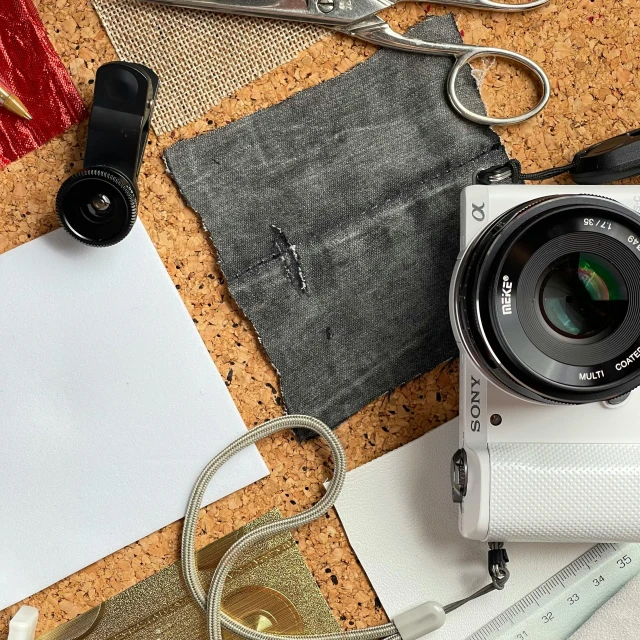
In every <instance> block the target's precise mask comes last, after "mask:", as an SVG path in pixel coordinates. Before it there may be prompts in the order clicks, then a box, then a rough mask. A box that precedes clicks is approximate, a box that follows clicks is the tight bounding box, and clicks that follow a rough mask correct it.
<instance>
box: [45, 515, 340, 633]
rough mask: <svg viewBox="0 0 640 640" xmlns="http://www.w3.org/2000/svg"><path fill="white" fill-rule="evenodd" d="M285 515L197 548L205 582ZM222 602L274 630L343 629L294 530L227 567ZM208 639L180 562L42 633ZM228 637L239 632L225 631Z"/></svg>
mask: <svg viewBox="0 0 640 640" xmlns="http://www.w3.org/2000/svg"><path fill="white" fill-rule="evenodd" d="M280 519H282V516H281V515H280V513H279V512H278V511H277V510H273V511H270V512H269V513H266V514H265V515H263V516H261V517H260V518H258V519H257V520H254V521H253V522H250V523H249V524H248V525H246V526H244V527H242V528H241V529H238V531H234V532H233V533H231V534H229V535H228V536H225V537H224V538H221V539H220V540H217V541H216V542H214V543H212V544H210V545H208V546H206V547H204V548H203V549H201V550H200V551H198V554H197V559H198V568H199V570H200V577H201V579H202V583H203V585H207V584H208V583H209V582H210V580H211V576H212V574H213V571H214V569H215V567H216V566H217V564H218V563H219V561H220V559H221V558H222V556H223V555H224V554H225V553H226V551H227V549H229V547H230V546H231V545H232V544H233V543H234V542H235V541H236V540H237V539H238V538H239V537H241V536H242V535H244V534H245V533H247V532H248V531H251V530H252V529H253V528H255V527H256V526H258V525H261V524H265V523H268V522H276V521H277V520H280ZM222 608H223V610H224V611H225V612H226V613H228V614H229V615H230V616H231V617H233V618H235V619H236V620H238V621H240V622H242V623H243V624H245V625H247V626H249V627H251V628H253V629H260V630H262V631H268V632H269V633H276V634H284V635H292V634H305V633H307V634H319V633H332V632H337V631H340V625H339V624H338V622H337V621H336V619H335V618H334V617H333V614H332V613H331V609H330V608H329V605H328V604H327V602H326V601H325V599H324V597H323V596H322V594H321V593H320V590H319V589H318V586H317V585H316V583H315V580H314V578H313V575H312V574H311V572H310V571H309V569H308V567H307V565H306V563H305V561H304V558H303V557H302V554H301V553H300V551H299V550H298V547H297V545H296V544H295V541H294V540H293V538H292V536H291V534H289V533H285V534H282V535H280V536H276V537H275V538H273V539H270V540H266V541H264V542H261V543H259V544H257V545H256V546H255V547H253V548H252V549H251V550H250V551H249V552H247V554H245V556H244V557H243V558H242V560H241V561H240V562H239V563H238V564H237V565H236V567H235V568H234V569H233V571H232V572H231V573H230V574H229V577H228V578H227V582H226V584H225V590H224V594H223V598H222ZM158 638H162V639H163V640H164V639H166V640H206V638H207V629H206V620H205V617H204V616H203V615H202V611H201V610H200V609H199V607H198V606H197V605H196V603H195V602H194V601H193V599H192V598H191V596H190V595H189V593H188V591H187V588H186V586H185V584H184V581H183V578H182V567H181V566H180V563H179V562H177V563H175V564H173V565H171V566H170V567H167V568H166V569H163V570H162V571H160V572H159V573H157V574H155V575H153V576H151V577H150V578H147V579H146V580H143V581H142V582H140V583H138V584H136V585H134V586H133V587H130V588H129V589H127V590H126V591H123V592H122V593H120V594H118V595H117V596H115V597H113V598H111V599H110V600H107V601H106V602H103V603H102V604H101V605H99V606H98V607H95V608H94V609H91V610H90V611H87V612H86V613H83V614H81V615H80V616H78V617H77V618H75V619H74V620H71V621H70V622H67V623H65V624H63V625H61V626H59V627H57V628H55V629H53V630H52V631H49V632H47V633H45V634H44V635H42V636H40V637H39V639H38V640H158ZM224 638H225V640H237V636H235V635H234V634H232V633H230V632H227V631H224Z"/></svg>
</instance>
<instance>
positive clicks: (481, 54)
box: [447, 47, 551, 126]
mask: <svg viewBox="0 0 640 640" xmlns="http://www.w3.org/2000/svg"><path fill="white" fill-rule="evenodd" d="M485 57H495V58H504V59H507V60H512V61H514V62H518V63H520V64H521V65H522V66H524V67H526V68H527V69H529V70H530V71H532V72H533V74H534V75H535V76H536V78H537V79H538V81H539V82H540V85H541V88H542V95H541V97H540V102H538V104H537V105H536V106H535V107H533V109H531V110H530V111H527V112H526V113H523V114H521V115H518V116H512V117H509V118H493V117H491V116H487V115H484V114H480V113H475V112H474V111H471V110H470V109H468V108H467V107H465V106H464V104H463V103H462V101H461V100H460V97H459V96H458V93H457V90H456V84H457V80H458V75H459V74H460V72H461V71H462V70H463V69H464V68H465V66H466V65H467V63H469V62H471V61H472V60H475V59H477V58H485ZM447 92H448V94H449V100H451V104H452V105H453V107H454V109H455V110H456V111H457V112H458V113H459V114H460V115H461V116H464V117H465V118H467V119H469V120H471V121H472V122H477V123H479V124H488V125H491V126H507V125H512V124H519V123H521V122H524V121H525V120H529V118H533V116H535V115H536V114H538V113H540V111H542V109H544V107H545V106H546V104H547V102H549V98H550V97H551V85H550V84H549V78H547V74H546V73H545V72H544V71H543V70H542V67H540V66H539V65H537V64H536V63H535V62H534V61H533V60H531V59H530V58H527V57H526V56H523V55H522V54H520V53H516V52H515V51H507V50H506V49H497V48H494V47H469V50H468V51H467V52H466V53H463V54H461V55H459V56H457V60H456V63H455V64H454V65H453V68H452V69H451V73H450V74H449V80H448V83H447Z"/></svg>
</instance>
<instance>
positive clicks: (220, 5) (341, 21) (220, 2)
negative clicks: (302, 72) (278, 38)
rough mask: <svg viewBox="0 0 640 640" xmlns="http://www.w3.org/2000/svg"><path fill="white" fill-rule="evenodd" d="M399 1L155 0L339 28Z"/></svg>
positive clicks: (160, 2) (152, 0) (179, 5)
mask: <svg viewBox="0 0 640 640" xmlns="http://www.w3.org/2000/svg"><path fill="white" fill-rule="evenodd" d="M396 1H397V0H151V2H155V3H156V4H165V5H170V6H173V7H185V8H187V9H205V10H207V11H217V12H219V13H232V14H234V15H243V16H255V17H258V18H276V19H279V20H297V21H303V22H314V23H317V24H322V25H325V26H329V27H336V28H339V27H340V26H344V25H348V24H350V23H352V22H356V21H358V20H362V19H363V18H366V17H367V16H370V15H374V14H375V13H377V12H378V11H382V10H383V9H385V8H387V7H389V6H391V5H392V4H394V3H395V2H396Z"/></svg>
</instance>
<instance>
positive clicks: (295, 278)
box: [271, 224, 309, 293]
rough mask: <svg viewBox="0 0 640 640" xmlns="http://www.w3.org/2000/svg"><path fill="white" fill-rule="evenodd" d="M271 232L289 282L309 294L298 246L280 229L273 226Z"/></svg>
mask: <svg viewBox="0 0 640 640" xmlns="http://www.w3.org/2000/svg"><path fill="white" fill-rule="evenodd" d="M271 230H272V231H273V240H274V243H275V245H276V249H277V250H278V255H279V257H280V260H281V261H282V264H283V265H284V270H285V271H286V273H287V275H288V276H289V280H291V282H292V283H293V284H294V285H296V286H297V287H298V288H299V289H300V291H303V292H304V293H309V288H308V286H307V281H306V279H305V276H304V272H303V270H302V263H301V262H300V255H299V254H298V250H297V248H296V245H295V244H291V243H290V242H289V240H288V239H287V236H286V235H285V233H284V231H283V230H282V229H281V228H280V227H277V226H276V225H275V224H272V225H271Z"/></svg>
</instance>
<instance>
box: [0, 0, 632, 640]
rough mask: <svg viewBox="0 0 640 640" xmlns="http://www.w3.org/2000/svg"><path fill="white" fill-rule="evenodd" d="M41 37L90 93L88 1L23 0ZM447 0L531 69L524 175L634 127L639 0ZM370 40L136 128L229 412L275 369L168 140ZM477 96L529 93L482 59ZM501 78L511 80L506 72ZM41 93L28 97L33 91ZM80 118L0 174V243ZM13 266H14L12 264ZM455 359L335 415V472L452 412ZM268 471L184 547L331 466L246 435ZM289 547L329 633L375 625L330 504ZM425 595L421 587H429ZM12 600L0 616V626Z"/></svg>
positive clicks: (291, 503) (51, 623)
mask: <svg viewBox="0 0 640 640" xmlns="http://www.w3.org/2000/svg"><path fill="white" fill-rule="evenodd" d="M36 5H37V6H38V9H39V11H40V14H41V16H42V18H43V20H44V22H45V23H46V25H47V29H48V32H49V34H50V37H51V39H52V41H53V43H54V45H55V47H56V49H57V51H58V52H59V54H60V55H61V57H62V59H63V61H64V63H65V64H66V66H67V67H68V69H69V71H70V72H71V75H72V77H73V79H74V81H75V82H76V84H77V86H78V88H79V89H80V92H81V93H82V96H83V98H84V100H85V102H86V103H87V105H89V104H90V101H91V94H92V84H93V79H94V77H95V72H96V70H97V68H98V66H99V65H100V64H102V63H104V62H107V61H110V60H113V59H115V53H114V51H113V48H112V47H111V45H110V43H109V41H108V39H107V37H106V35H105V33H104V31H103V29H102V28H101V26H100V23H99V20H98V17H97V15H96V14H95V12H94V10H93V9H92V7H91V5H90V0H36ZM453 9H454V13H455V15H456V18H457V19H458V24H459V27H460V29H461V32H462V34H463V37H464V40H465V41H466V42H469V43H476V44H486V45H492V46H501V47H506V48H510V49H513V50H515V51H519V52H521V53H524V54H526V55H528V56H530V57H532V58H533V59H535V60H536V61H538V62H539V63H540V64H542V65H543V66H544V68H545V70H546V71H547V73H548V74H549V76H550V79H551V84H552V89H553V96H552V99H551V102H550V103H549V106H548V107H547V108H546V110H545V111H544V112H543V113H542V114H541V115H539V116H538V117H537V118H536V119H535V120H533V121H530V122H528V123H526V124H523V125H520V126H516V127H510V128H506V129H501V130H500V131H499V133H500V134H501V135H502V137H503V140H504V141H505V144H506V145H507V148H508V151H509V152H510V153H511V154H512V156H514V157H516V158H518V159H519V160H520V161H521V162H522V164H523V167H524V170H525V171H534V170H538V169H542V168H546V167H549V166H554V165H557V164H559V163H563V162H566V161H568V160H570V159H571V157H572V156H573V154H574V153H575V152H576V151H578V150H579V149H581V148H583V147H584V146H587V145H589V144H591V143H594V142H597V141H599V140H601V139H604V138H606V137H609V136H611V135H614V134H617V133H622V132H624V131H628V130H630V129H633V128H637V127H640V97H639V95H638V88H637V87H638V84H637V83H635V82H634V80H635V78H636V74H638V73H639V72H640V70H639V67H640V49H639V48H638V47H637V44H636V43H637V42H638V41H639V39H640V0H616V1H615V2H611V0H552V1H551V2H550V4H549V5H547V6H546V7H545V8H543V9H540V10H538V11H536V12H533V13H527V14H496V13H494V14H490V13H485V12H477V11H468V10H459V9H455V8H453ZM446 10H447V9H446V8H444V7H438V6H436V5H430V4H427V3H423V4H402V5H399V6H398V7H394V8H392V9H389V10H387V12H386V13H385V17H386V18H387V19H388V20H389V21H390V22H391V23H392V24H393V25H394V26H395V27H396V28H398V29H401V30H403V29H405V28H407V27H408V26H410V25H411V24H414V23H415V22H417V21H418V20H420V19H422V18H424V17H425V16H426V15H434V14H441V13H444V12H445V11H446ZM374 50H375V49H374V47H372V46H370V45H366V44H364V43H361V42H358V41H355V40H353V39H352V38H348V37H345V36H341V35H331V36H328V37H326V38H324V39H323V40H321V41H320V42H318V43H316V44H314V45H313V46H312V47H310V48H309V49H308V50H307V51H305V52H303V53H301V54H300V55H299V56H298V57H297V58H296V59H295V60H293V61H292V62H291V63H288V64H287V65H285V66H283V67H280V68H278V69H276V70H275V71H273V72H271V73H269V74H267V75H266V76H264V77H262V78H260V79H259V80H257V81H256V82H254V83H252V84H251V85H249V86H247V87H244V88H243V89H241V90H239V91H238V92H237V93H236V94H234V95H233V96H231V97H229V98H227V99H225V100H223V101H222V102H221V103H220V104H219V105H218V106H216V107H215V108H214V109H212V110H211V111H210V113H208V114H207V115H206V116H205V117H204V118H202V119H201V120H199V121H197V122H195V123H193V124H191V125H189V126H186V127H183V128H182V129H179V130H177V131H175V132H172V133H169V134H164V135H162V136H160V137H156V136H154V135H151V137H150V141H149V145H148V150H147V155H146V158H145V162H144V165H143V168H142V174H141V177H140V192H141V201H140V217H141V218H142V220H143V222H144V224H145V226H146V228H147V230H148V231H149V234H150V235H151V238H152V240H153V241H154V243H155V245H156V248H157V250H158V252H159V254H160V256H161V258H162V260H163V261H164V263H165V265H166V267H167V269H168V271H169V273H170V275H171V277H172V278H173V281H174V283H175V285H176V288H178V289H179V291H180V294H181V296H182V298H183V300H184V302H185V304H186V305H187V307H188V309H189V311H190V313H191V315H192V317H193V321H194V323H196V325H197V327H198V330H199V331H200V334H201V336H202V338H203V340H204V342H205V344H206V345H207V347H208V349H209V351H210V353H211V357H212V358H213V360H214V361H215V363H216V365H217V366H218V369H219V370H220V372H221V374H222V375H223V376H224V377H226V379H227V380H228V384H229V390H230V392H231V394H232V396H233V398H234V400H235V402H236V403H237V405H238V407H239V409H240V412H241V414H242V416H243V418H244V420H245V422H246V423H247V424H248V425H249V426H251V425H255V424H259V423H261V422H263V421H264V420H267V419H269V418H273V417H276V416H278V415H281V413H282V408H281V399H280V396H279V392H278V380H277V376H276V374H275V372H274V370H273V369H272V368H271V367H270V365H269V363H268V361H267V359H266V358H265V356H264V354H263V352H262V350H261V347H260V345H259V343H258V340H257V339H256V336H255V334H254V333H253V332H252V329H251V326H250V324H249V323H248V322H247V320H246V319H244V318H243V317H242V315H241V314H240V313H239V312H238V310H237V308H236V307H235V306H234V304H233V301H232V300H231V299H230V296H229V294H228V292H227V289H226V287H225V283H224V280H223V278H222V277H221V274H220V272H219V270H218V269H217V267H216V262H215V253H214V250H213V248H212V246H211V244H210V242H209V241H208V239H207V237H206V236H205V234H204V233H203V231H202V229H201V227H200V224H199V222H198V219H197V217H196V215H195V214H194V213H193V212H192V211H190V210H189V209H188V208H187V207H185V205H184V204H183V203H182V202H181V199H180V197H179V195H178V192H177V190H176V188H175V186H174V185H173V183H172V181H171V179H170V178H169V177H168V176H167V175H166V173H165V168H164V164H163V161H162V157H161V155H162V152H163V150H164V149H165V148H166V147H167V146H168V145H170V144H172V143H173V142H175V141H176V140H178V139H182V138H188V137H192V136H195V135H197V134H199V133H202V132H204V131H209V130H211V129H213V128H216V127H220V126H223V125H225V124H227V123H229V122H231V121H233V120H236V119H238V118H240V117H242V116H245V115H247V114H249V113H252V112H254V111H256V110H257V109H261V108H264V107H267V106H269V105H271V104H274V103H276V102H278V101H281V100H283V99H285V98H286V97H288V96H290V95H292V94H293V93H295V92H296V91H299V90H301V89H304V88H306V87H309V86H312V85H314V84H317V83H318V82H321V81H322V80H325V79H328V78H331V77H333V76H335V75H336V74H338V73H341V72H344V71H346V70H347V69H350V68H351V67H353V66H354V65H355V64H357V63H358V62H360V61H362V60H364V59H365V58H366V57H367V56H369V55H371V54H372V53H373V51H374ZM482 75H483V77H484V78H483V95H484V98H485V101H486V102H487V104H488V106H489V109H490V111H491V112H492V113H494V114H495V115H506V114H507V113H509V112H511V113H514V112H515V111H521V110H522V109H523V108H524V107H525V106H526V104H525V103H529V104H532V103H533V89H532V87H531V86H530V84H529V83H528V81H527V79H526V77H524V76H522V75H521V74H519V73H517V72H515V73H514V72H513V70H511V69H510V68H509V67H507V66H503V65H501V64H497V65H495V66H490V67H489V68H488V69H487V70H486V71H485V72H483V74H482ZM514 76H515V77H514ZM43 98H44V97H43ZM85 131H86V122H85V123H82V124H80V125H78V126H76V127H74V128H72V129H71V130H70V131H69V132H67V133H66V134H65V135H63V136H61V137H59V138H57V139H55V140H53V141H51V142H50V143H48V144H47V145H45V146H44V147H43V148H41V149H39V150H38V151H36V152H34V153H31V154H30V155H28V156H26V157H25V158H23V159H21V160H19V161H18V162H15V163H13V164H12V165H10V166H9V167H7V168H6V169H4V170H3V171H2V172H0V202H2V203H3V206H2V207H0V252H3V251H7V250H9V249H11V248H13V247H16V246H18V245H19V244H22V243H24V242H27V241H28V240H30V239H32V238H35V237H37V236H40V235H42V234H44V233H46V232H48V231H50V230H52V229H54V228H56V227H57V226H58V223H57V219H56V216H55V213H54V198H55V195H56V193H57V190H58V187H59V185H60V183H61V182H62V181H63V180H64V179H65V178H66V177H67V176H68V175H69V174H71V173H72V172H74V171H75V170H77V169H78V168H79V167H80V166H81V159H82V149H83V146H84V136H85ZM17 277H19V274H17ZM457 390H458V387H457V365H456V363H450V364H445V365H442V366H440V367H438V368H437V369H436V370H435V371H433V372H431V373H429V374H427V375H424V376H422V377H421V378H419V379H417V380H415V381H413V382H411V383H409V384H407V385H405V386H404V387H402V388H400V389H397V390H395V391H394V392H392V393H390V394H388V395H386V396H384V397H382V398H380V399H378V400H376V401H375V402H373V403H372V404H371V405H369V406H367V407H366V408H364V409H363V410H362V411H360V412H359V413H358V414H357V415H355V416H353V417H352V418H351V419H350V420H348V421H347V422H346V423H345V424H344V425H342V426H341V427H340V428H339V430H338V434H339V436H340V438H341V440H342V442H343V443H344V445H345V447H346V450H347V455H348V460H349V466H350V468H353V467H356V466H359V465H361V464H363V463H365V462H367V461H370V460H372V459H374V458H376V457H378V456H380V455H382V454H383V453H385V452H387V451H390V450H392V449H394V448H396V447H398V446H400V445H402V444H405V443H406V442H409V441H411V440H413V439H414V438H416V437H418V436H419V435H421V434H423V433H425V432H426V431H428V430H429V429H431V428H433V427H435V426H437V425H439V424H441V423H443V422H445V421H447V420H449V419H451V418H453V417H454V416H455V415H456V412H457V403H458V391H457ZM259 448H260V451H261V453H262V455H263V456H264V458H265V460H266V462H267V465H268V466H269V468H270V469H271V476H270V477H269V478H267V479H265V480H263V481H261V482H260V483H258V484H257V485H254V486H251V487H248V488H246V489H244V490H242V491H239V492H237V493H235V494H233V495H232V496H230V497H228V498H226V499H224V500H222V501H220V502H218V503H216V504H214V505H212V506H211V507H209V508H207V509H206V510H205V512H204V514H203V516H202V519H201V525H200V532H199V540H198V541H199V545H204V544H205V543H208V542H211V541H213V540H215V539H217V538H219V537H221V536H223V535H225V534H227V533H229V532H231V531H232V530H234V529H237V528H238V527H240V526H242V525H243V524H245V523H247V522H248V521H249V520H252V519H253V518H255V517H257V516H258V515H260V514H262V513H265V512H266V511H268V510H269V509H271V508H272V507H274V506H275V507H278V508H279V509H280V510H281V512H282V513H283V515H285V516H286V515H291V514H293V513H295V512H297V511H299V510H300V509H303V508H305V507H308V506H309V505H310V504H311V503H312V502H314V501H315V500H317V499H318V497H319V496H320V495H321V493H322V488H321V485H322V482H323V481H324V480H326V479H327V478H328V477H329V476H330V470H331V463H330V459H329V455H328V452H327V449H326V447H325V446H324V445H323V444H322V443H318V442H307V443H305V444H304V445H300V444H298V443H297V441H295V440H294V439H293V437H289V436H287V435H279V436H276V437H274V438H272V439H270V440H266V441H264V442H262V443H260V444H259ZM179 535H180V525H179V523H175V524H172V525H170V526H168V527H166V528H164V529H162V530H161V531H159V532H157V533H154V534H153V535H151V536H148V537H147V538H145V539H143V540H141V541H139V542H137V543H135V544H133V545H131V546H129V547H127V548H126V549H123V550H121V551H119V552H117V553H115V554H113V555H112V556H109V557H108V558H105V559H103V560H100V561H99V562H97V563H95V564H94V565H92V566H90V567H87V568H86V569H84V570H83V571H81V572H79V573H77V574H75V575H74V576H71V577H70V578H67V579H65V580H62V581H61V582H60V583H58V584H56V585H54V586H52V587H50V588H48V589H46V590H45V591H44V592H42V593H39V594H37V595H35V596H33V597H32V598H29V599H28V601H25V603H23V604H26V603H28V604H31V605H33V606H36V607H38V608H39V609H40V612H41V618H40V623H39V627H38V631H39V633H40V632H43V631H45V630H49V629H52V628H53V627H55V626H56V625H57V624H59V623H60V622H62V621H65V620H68V619H70V618H73V617H75V616H76V615H78V614H79V613H81V612H83V611H86V610H87V609H89V608H91V607H93V606H94V605H96V604H98V603H99V602H101V601H103V600H105V599H107V598H109V597H111V596H113V595H115V594H116V593H119V592H121V591H122V590H124V589H125V588H127V587H129V586H131V585H132V584H134V583H136V582H138V581H140V580H142V579H144V578H145V577H147V576H149V575H151V574H153V573H155V572H157V571H158V570H160V569H161V568H163V567H166V566H168V565H169V564H171V563H172V562H174V561H175V560H176V559H177V558H178V553H179ZM294 536H295V538H296V540H297V541H298V543H299V546H300V549H301V551H302V553H303V555H304V557H305V559H306V561H307V563H308V565H309V567H310V569H311V570H312V572H313V573H314V575H315V578H316V580H317V582H318V584H319V586H320V588H321V590H322V592H323V593H324V595H325V597H326V598H327V600H328V601H329V603H330V605H331V607H332V608H333V611H334V613H335V615H336V617H337V618H338V619H339V620H340V622H341V624H342V625H343V627H344V628H345V629H349V628H361V627H364V626H368V625H371V624H376V623H380V622H382V621H384V620H385V614H384V611H383V610H382V608H381V607H380V605H379V603H377V601H376V597H375V593H374V592H373V591H372V589H371V587H370V585H369V583H368V582H367V579H366V576H365V575H364V572H363V570H362V568H361V567H360V566H359V565H358V563H357V561H356V558H355V557H354V555H353V553H352V551H351V550H350V548H349V545H348V543H347V540H346V537H345V534H344V532H343V530H342V528H341V526H340V523H339V522H338V519H337V517H336V516H335V514H334V513H332V514H331V515H330V517H329V518H327V519H325V520H323V521H322V522H319V523H314V524H313V525H311V526H309V527H307V528H305V529H304V530H300V531H298V532H295V533H294ZM433 596H434V597H436V598H437V594H433ZM17 609H18V605H16V606H14V607H11V608H10V609H8V610H6V611H4V612H0V637H5V634H6V632H7V629H8V622H9V618H10V616H11V615H13V614H14V613H15V612H16V611H17Z"/></svg>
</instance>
